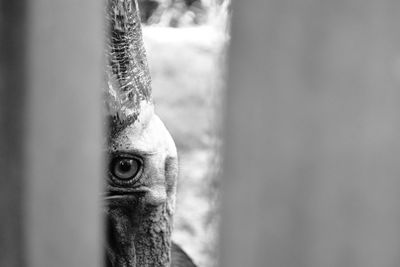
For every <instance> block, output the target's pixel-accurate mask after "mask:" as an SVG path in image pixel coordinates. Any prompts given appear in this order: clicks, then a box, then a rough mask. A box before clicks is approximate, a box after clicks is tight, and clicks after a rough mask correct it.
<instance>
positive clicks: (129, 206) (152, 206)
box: [105, 104, 178, 267]
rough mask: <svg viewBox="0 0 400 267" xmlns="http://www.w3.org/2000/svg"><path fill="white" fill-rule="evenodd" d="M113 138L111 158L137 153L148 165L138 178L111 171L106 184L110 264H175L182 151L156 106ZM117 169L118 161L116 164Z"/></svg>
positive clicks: (146, 106)
mask: <svg viewBox="0 0 400 267" xmlns="http://www.w3.org/2000/svg"><path fill="white" fill-rule="evenodd" d="M142 107H143V108H142V112H141V113H140V116H139V117H138V119H137V120H136V121H135V122H134V123H133V124H131V125H128V126H127V127H125V128H124V129H122V130H120V131H119V132H117V133H114V135H113V136H112V137H111V138H110V142H109V148H108V149H109V161H110V162H112V160H113V158H117V157H119V156H123V157H134V158H137V159H139V161H141V163H142V166H141V169H140V171H139V173H138V174H137V175H136V176H135V178H134V179H132V180H129V181H124V180H122V181H121V180H119V179H118V178H117V177H115V176H114V175H113V174H112V171H109V173H108V179H107V186H106V197H105V200H106V208H105V212H106V224H107V245H106V258H107V259H106V262H107V266H108V267H111V266H113V267H127V266H130V267H131V266H169V264H170V261H171V259H170V257H171V256H170V250H171V241H170V235H171V230H172V229H171V227H172V215H173V211H174V203H175V190H176V178H177V170H178V166H177V165H178V164H177V153H176V148H175V144H174V142H173V140H172V138H171V136H170V134H169V132H168V131H167V129H166V128H165V126H164V124H163V123H162V122H161V120H160V119H159V118H158V116H157V115H155V114H154V111H153V107H152V105H149V104H143V105H142ZM110 168H112V166H110Z"/></svg>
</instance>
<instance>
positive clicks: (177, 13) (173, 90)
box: [139, 0, 230, 267]
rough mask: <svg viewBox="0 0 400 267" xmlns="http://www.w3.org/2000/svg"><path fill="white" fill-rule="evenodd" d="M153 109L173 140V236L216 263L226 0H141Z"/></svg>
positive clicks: (202, 262) (196, 256) (202, 260)
mask: <svg viewBox="0 0 400 267" xmlns="http://www.w3.org/2000/svg"><path fill="white" fill-rule="evenodd" d="M139 3H140V5H141V15H142V21H143V22H144V24H145V27H144V28H143V33H144V42H145V47H146V51H147V57H148V60H149V67H150V72H151V78H152V82H153V96H154V100H155V106H156V112H157V114H158V115H159V116H160V117H161V119H162V120H163V122H164V123H165V125H166V126H167V128H168V129H169V131H170V132H171V135H172V136H173V138H174V140H175V143H176V145H177V149H178V154H179V160H180V174H179V181H178V193H177V206H176V214H175V223H174V227H175V228H174V231H173V240H174V241H175V242H176V243H177V244H179V245H181V246H182V248H183V249H184V250H185V251H186V252H187V253H188V254H189V255H190V256H191V257H192V258H193V260H194V262H195V263H197V264H198V265H199V266H204V267H214V266H217V259H218V258H217V256H218V252H217V240H218V225H219V218H220V215H219V201H220V199H219V196H220V188H219V185H220V182H219V175H220V169H221V127H222V125H221V119H222V107H221V105H222V101H223V94H224V88H225V82H226V81H225V73H226V57H225V55H226V48H227V44H228V41H229V35H228V31H229V4H230V1H229V0H187V1H184V0H159V1H155V0H154V1H153V0H141V1H140V2H139Z"/></svg>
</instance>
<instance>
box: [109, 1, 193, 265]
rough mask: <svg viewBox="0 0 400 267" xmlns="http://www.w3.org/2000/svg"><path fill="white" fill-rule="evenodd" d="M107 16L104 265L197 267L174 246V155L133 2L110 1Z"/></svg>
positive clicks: (175, 165)
mask: <svg viewBox="0 0 400 267" xmlns="http://www.w3.org/2000/svg"><path fill="white" fill-rule="evenodd" d="M106 17H107V26H108V29H109V35H108V42H107V47H106V63H107V64H106V70H105V77H106V86H105V87H106V90H105V104H106V114H107V121H108V122H109V126H108V129H109V132H108V139H107V142H106V143H107V152H108V159H107V160H108V168H107V179H106V180H107V182H106V188H105V195H104V199H105V207H104V211H105V218H106V231H107V234H106V240H105V241H106V245H105V250H106V253H105V256H106V265H107V266H109V267H111V266H112V267H128V266H129V267H134V266H136V267H139V266H140V267H145V266H154V267H161V266H162V267H166V266H176V267H178V266H179V267H184V266H185V267H189V266H195V265H194V264H193V262H192V261H191V260H190V258H189V257H188V256H187V255H186V253H184V252H183V251H182V250H181V249H180V248H179V247H178V246H177V245H175V244H173V243H172V242H171V231H172V218H173V214H174V208H175V194H176V179H177V175H178V160H177V152H176V148H175V144H174V141H173V139H172V137H171V136H170V134H169V132H168V130H167V129H166V128H165V126H164V124H163V123H162V121H161V120H160V119H159V117H158V116H157V115H156V114H155V112H154V105H153V101H152V98H151V85H150V75H149V70H148V66H147V60H146V56H145V51H144V48H143V41H142V33H141V25H140V19H139V14H138V6H137V2H136V0H107V12H106ZM171 257H172V259H171ZM171 262H172V265H171Z"/></svg>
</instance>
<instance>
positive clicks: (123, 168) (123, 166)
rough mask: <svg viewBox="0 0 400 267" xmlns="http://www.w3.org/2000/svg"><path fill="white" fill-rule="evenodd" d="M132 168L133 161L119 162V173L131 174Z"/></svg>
mask: <svg viewBox="0 0 400 267" xmlns="http://www.w3.org/2000/svg"><path fill="white" fill-rule="evenodd" d="M131 168H132V160H127V159H124V160H121V161H120V162H119V171H120V172H129V171H130V170H131Z"/></svg>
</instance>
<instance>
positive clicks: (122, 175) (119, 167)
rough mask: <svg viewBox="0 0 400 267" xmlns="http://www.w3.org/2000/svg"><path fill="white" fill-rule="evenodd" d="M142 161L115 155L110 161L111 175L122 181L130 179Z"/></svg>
mask: <svg viewBox="0 0 400 267" xmlns="http://www.w3.org/2000/svg"><path fill="white" fill-rule="evenodd" d="M141 165H142V163H141V162H140V161H139V160H138V159H135V158H129V157H117V158H114V159H113V160H112V162H111V166H110V171H111V173H112V175H113V176H114V177H115V178H117V179H119V180H122V181H128V180H132V179H133V178H135V177H136V175H137V174H138V172H139V171H140V168H141Z"/></svg>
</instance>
